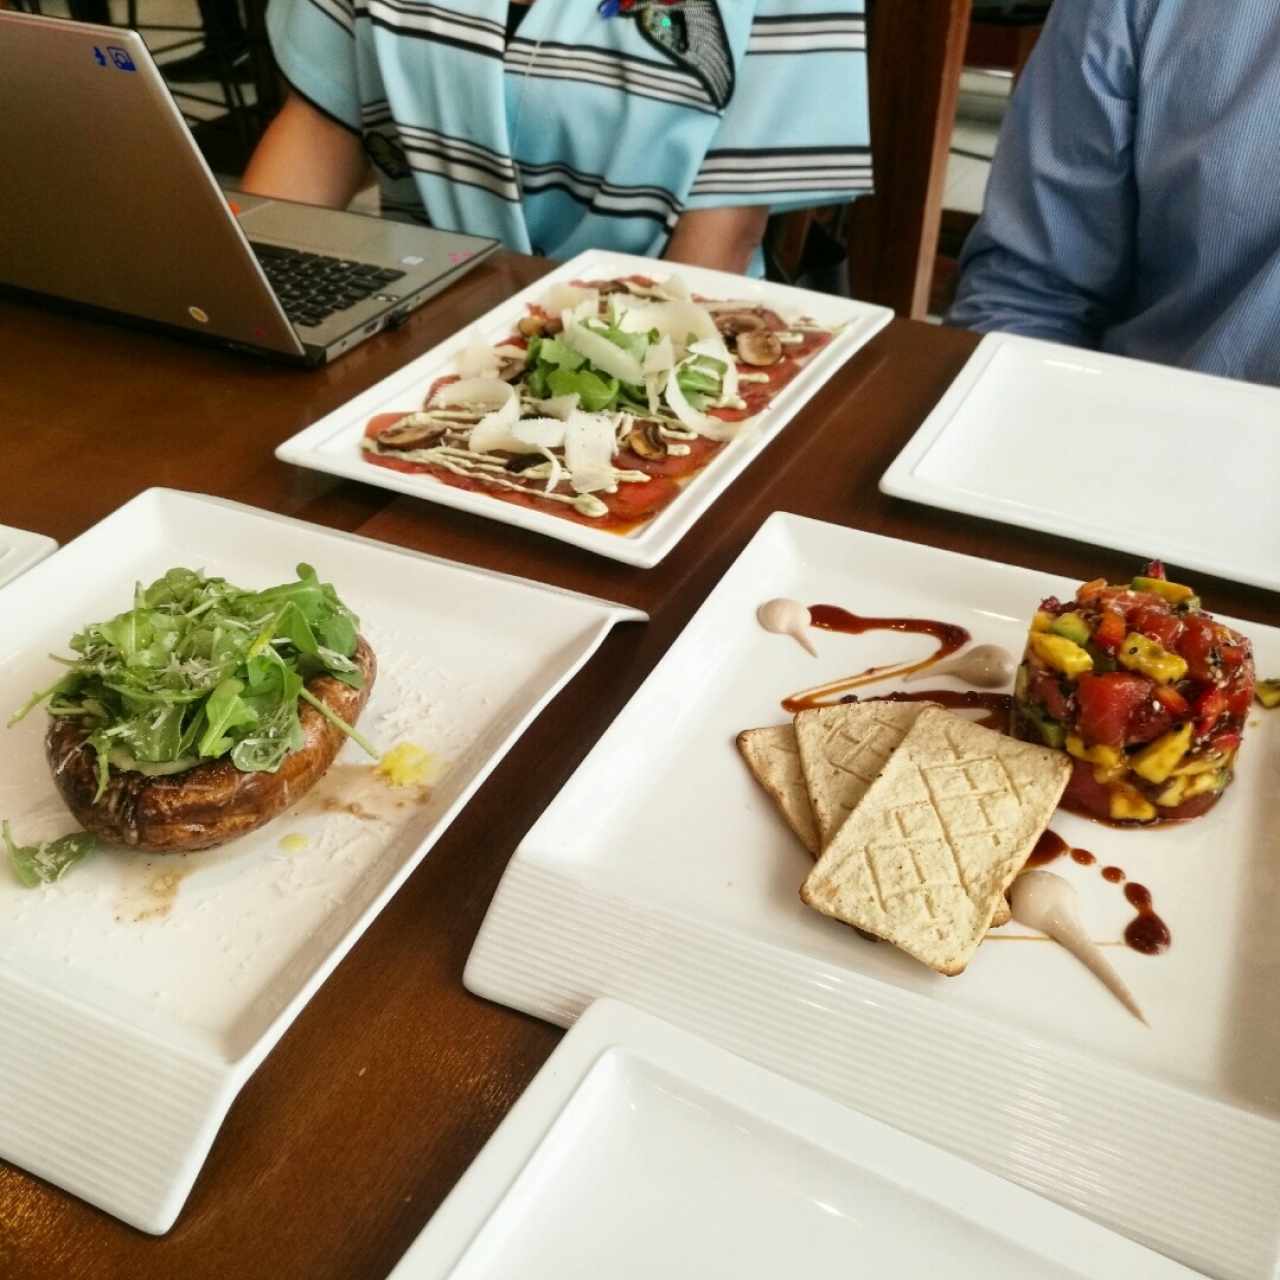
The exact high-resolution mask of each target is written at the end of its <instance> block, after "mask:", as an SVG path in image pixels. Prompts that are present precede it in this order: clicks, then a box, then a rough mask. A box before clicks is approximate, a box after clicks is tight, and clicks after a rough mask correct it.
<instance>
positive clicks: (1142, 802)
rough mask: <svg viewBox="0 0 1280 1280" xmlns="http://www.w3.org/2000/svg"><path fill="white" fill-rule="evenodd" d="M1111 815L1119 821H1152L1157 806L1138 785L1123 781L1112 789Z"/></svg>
mask: <svg viewBox="0 0 1280 1280" xmlns="http://www.w3.org/2000/svg"><path fill="white" fill-rule="evenodd" d="M1108 807H1109V809H1110V811H1111V816H1112V818H1114V819H1115V820H1116V821H1117V822H1150V821H1151V819H1152V818H1154V817H1155V816H1156V807H1155V805H1153V804H1152V803H1151V801H1150V800H1148V799H1147V798H1146V796H1144V795H1143V794H1142V792H1141V791H1139V790H1138V789H1137V788H1136V787H1129V786H1125V785H1124V784H1123V783H1121V784H1120V785H1118V786H1115V787H1112V789H1111V800H1110V803H1109V806H1108Z"/></svg>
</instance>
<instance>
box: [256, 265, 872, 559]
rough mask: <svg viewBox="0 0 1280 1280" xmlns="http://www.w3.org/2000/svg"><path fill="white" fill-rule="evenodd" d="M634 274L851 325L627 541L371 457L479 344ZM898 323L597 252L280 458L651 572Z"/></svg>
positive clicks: (294, 441)
mask: <svg viewBox="0 0 1280 1280" xmlns="http://www.w3.org/2000/svg"><path fill="white" fill-rule="evenodd" d="M633 274H643V275H649V276H652V277H654V278H657V279H662V278H665V277H666V276H668V275H680V276H682V277H683V278H684V279H685V280H686V281H687V282H688V284H689V286H690V288H692V289H693V291H694V292H695V293H700V294H702V295H704V296H705V297H709V298H723V299H726V300H728V299H737V298H744V299H750V300H752V301H755V302H760V303H764V304H765V305H769V306H775V307H779V308H784V309H792V310H795V311H800V312H803V313H804V314H806V315H808V316H811V317H813V319H815V320H817V321H818V322H819V323H820V324H825V325H831V326H833V327H834V326H837V325H839V326H842V328H841V331H840V332H839V333H838V334H837V335H836V337H835V338H834V339H833V341H832V342H831V343H830V344H828V345H827V346H826V347H825V348H824V349H823V350H822V351H820V352H819V353H818V355H817V356H815V357H814V358H813V360H811V361H810V362H809V363H808V364H807V365H806V366H805V367H804V369H803V370H802V371H801V372H800V373H799V374H798V375H797V376H796V378H795V379H794V380H793V381H792V382H791V383H790V384H789V385H788V386H787V387H785V388H784V389H783V391H782V392H781V393H780V394H779V395H778V397H777V399H775V400H774V402H773V403H772V404H771V405H770V406H769V407H768V409H766V410H765V412H764V413H762V414H760V415H759V416H758V417H756V418H754V419H752V420H751V421H749V422H748V423H747V424H745V426H744V427H743V429H742V430H741V431H740V432H739V433H738V435H737V436H736V437H735V439H734V440H733V441H732V442H731V443H730V444H729V445H728V446H727V447H726V448H724V449H722V450H721V451H720V452H719V453H718V454H717V455H716V456H715V458H713V459H712V461H711V462H710V463H709V464H708V466H706V467H705V468H704V469H703V470H702V471H700V472H698V474H697V475H695V476H694V477H693V478H692V479H691V480H690V481H689V482H688V484H686V485H685V486H684V488H683V490H682V491H681V493H680V494H679V496H678V497H676V498H675V499H674V500H673V501H672V502H671V504H670V505H669V506H668V507H666V508H665V509H664V510H662V511H660V512H659V513H658V515H657V516H655V517H654V518H653V519H652V520H650V521H648V522H647V523H646V524H644V525H641V526H640V527H639V528H638V529H635V530H633V531H632V532H630V533H627V534H617V533H608V532H606V531H604V530H601V529H592V528H589V527H588V526H586V525H582V524H578V523H576V522H575V521H572V520H566V519H563V518H561V517H559V516H555V515H551V514H549V513H547V512H545V511H533V510H530V509H528V508H525V507H518V506H516V505H514V504H513V503H510V502H503V501H502V500H501V499H499V498H494V497H490V496H489V495H488V494H485V493H472V492H469V491H468V490H465V489H456V488H453V487H452V486H450V485H446V484H441V483H440V482H439V481H437V480H433V479H432V478H431V477H430V476H412V475H404V474H402V473H400V472H397V471H391V470H388V469H387V468H386V467H377V466H374V465H373V464H372V463H369V462H366V461H365V460H364V458H363V457H362V456H361V452H360V440H361V438H362V437H363V435H364V429H365V425H366V424H367V423H368V421H369V419H370V418H372V417H373V416H374V415H375V414H379V413H392V412H404V413H408V412H409V411H411V410H413V409H420V408H421V407H422V402H423V399H424V397H425V396H426V393H427V389H428V388H429V387H430V386H431V384H432V382H434V381H435V379H436V378H438V377H441V376H443V375H444V374H446V373H449V372H450V371H451V370H452V368H453V362H454V361H455V360H456V358H457V356H458V355H459V354H460V353H461V352H462V351H465V350H466V349H467V348H468V347H471V346H475V345H477V344H479V343H487V344H493V343H496V342H500V341H501V340H502V339H503V338H505V337H507V336H509V335H510V334H511V333H513V332H514V330H515V326H516V324H517V322H518V321H519V320H521V319H522V318H523V316H524V315H525V307H526V306H527V305H528V304H529V303H531V302H536V301H537V300H538V299H539V298H542V297H543V296H545V294H546V292H547V290H548V289H549V288H551V287H552V286H553V285H555V284H561V283H568V282H569V281H572V280H603V279H612V278H615V277H619V276H627V275H633ZM892 318H893V313H892V312H891V311H889V310H888V309H887V308H885V307H874V306H870V305H868V304H867V303H863V302H853V301H850V300H849V299H848V298H839V297H835V296H832V295H829V294H823V293H811V292H809V291H808V290H805V289H792V288H788V287H787V286H785V285H777V284H770V283H769V282H767V281H763V280H750V279H747V278H746V277H743V276H735V275H730V274H728V273H727V272H723V271H707V270H703V269H701V268H698V267H686V266H682V265H674V266H673V265H670V264H664V263H661V262H654V261H653V260H652V259H650V258H636V257H630V256H628V255H625V254H617V253H603V252H600V251H599V250H592V251H590V252H588V253H583V254H579V255H578V257H576V258H573V259H571V260H570V261H569V262H566V263H565V264H564V265H563V266H561V267H558V268H557V269H556V270H555V271H553V272H552V273H551V274H550V275H547V276H544V277H543V278H542V279H541V280H538V281H536V282H535V283H534V284H531V285H530V286H529V287H528V288H527V289H524V290H522V291H521V292H520V293H518V294H516V296H515V297H513V298H511V299H509V300H508V301H507V302H504V303H503V304H502V305H501V306H498V307H495V308H494V309H493V310H492V311H490V312H489V313H488V315H485V316H482V317H481V318H480V319H479V320H477V321H475V322H474V323H473V324H470V325H468V326H467V327H466V328H465V329H463V330H461V331H460V332H459V333H457V334H455V335H454V336H453V337H452V338H450V339H449V340H448V341H447V342H444V343H441V345H440V346H438V347H436V348H435V349H434V350H432V351H428V352H427V353H426V354H425V355H422V356H419V357H418V359H416V360H414V361H413V362H412V363H410V364H407V365H405V367H404V368H403V369H400V370H399V371H398V372H396V373H393V374H391V375H390V376H389V377H387V378H384V379H383V380H382V381H381V382H379V383H377V384H376V385H375V386H372V387H370V388H369V389H368V390H367V391H365V392H362V393H361V394H360V395H358V396H356V398H355V399H354V400H351V401H349V402H348V403H347V404H345V405H343V406H342V407H341V408H340V409H335V410H334V412H333V413H330V414H328V415H326V416H325V417H324V418H321V419H320V421H319V422H317V423H315V424H314V425H312V426H310V427H307V428H306V429H305V430H303V431H301V432H299V433H298V434H297V435H296V436H293V437H292V438H291V439H289V440H286V441H285V442H284V443H283V444H282V445H281V446H280V447H279V448H278V449H277V450H276V457H277V458H279V459H281V461H283V462H291V463H293V464H294V465H295V466H299V467H310V468H311V469H312V470H315V471H327V472H329V473H330V474H331V475H336V476H346V477H347V478H348V479H351V480H360V481H363V482H364V483H365V484H372V485H380V486H381V487H383V488H385V489H393V490H395V491H396V492H397V493H407V494H408V495H409V496H410V497H414V498H425V499H427V500H428V501H430V502H439V503H443V504H444V505H445V506H448V507H457V508H458V509H460V510H462V511H471V512H473V513H475V514H476V515H481V516H487V517H489V519H491V520H500V521H502V522H503V523H504V524H512V525H517V526H518V527H520V528H522V529H532V530H534V531H535V532H537V533H544V534H546V535H547V536H548V537H551V538H558V539H560V541H562V542H569V543H572V544H573V545H574V546H577V547H584V548H585V549H586V550H588V551H593V552H595V553H596V554H598V555H602V556H607V557H609V558H610V559H612V560H621V561H623V562H624V563H626V564H633V565H639V566H640V567H641V568H645V569H648V568H651V567H652V566H653V565H655V564H657V563H658V562H659V561H660V560H661V559H662V558H663V556H665V555H666V554H667V552H668V551H670V550H671V548H672V547H674V546H675V545H676V543H677V542H679V541H680V539H681V538H683V537H684V535H685V534H686V533H688V532H689V530H690V529H691V528H692V527H693V524H694V522H695V521H696V520H697V519H698V518H699V517H700V516H701V515H702V514H703V513H704V512H705V511H706V510H707V508H708V507H709V506H711V504H712V503H713V502H714V501H715V500H716V499H717V498H718V497H719V496H720V495H721V494H722V493H723V492H724V491H725V489H726V488H728V486H729V485H730V484H732V483H733V481H734V480H735V479H736V478H737V476H738V475H740V474H741V473H742V471H744V470H745V469H746V467H747V466H748V465H749V464H750V463H751V462H753V461H754V460H755V458H756V457H757V456H758V455H759V454H760V452H761V451H762V450H763V449H764V448H765V446H766V445H768V444H769V442H770V441H771V440H773V438H774V437H775V436H776V435H777V434H778V433H779V432H780V431H781V430H782V429H783V427H785V426H786V425H787V423H788V422H790V421H791V419H792V418H793V417H795V415H796V413H797V412H798V411H799V410H800V409H801V408H802V407H803V405H804V404H805V403H806V402H807V401H808V400H809V399H811V398H812V397H813V396H814V395H815V394H816V392H817V391H818V390H819V389H820V388H821V387H822V385H823V383H824V382H826V381H827V379H828V378H830V377H831V375H832V374H833V373H835V372H836V370H837V369H839V368H840V366H841V365H842V364H844V362H845V361H846V360H848V359H849V357H850V356H851V355H853V353H854V352H855V351H857V350H858V348H859V347H861V346H863V345H864V344H865V343H867V342H869V341H870V340H871V338H873V337H874V336H875V335H876V334H877V333H878V332H879V331H880V330H881V329H883V328H884V326H885V325H886V324H888V323H889V321H890V320H891V319H892Z"/></svg>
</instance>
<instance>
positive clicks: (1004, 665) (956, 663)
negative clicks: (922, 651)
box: [903, 644, 1018, 689]
mask: <svg viewBox="0 0 1280 1280" xmlns="http://www.w3.org/2000/svg"><path fill="white" fill-rule="evenodd" d="M1017 666H1018V664H1017V661H1016V659H1015V658H1014V656H1013V654H1011V653H1010V652H1009V650H1008V649H1005V648H1003V647H1002V646H1001V645H998V644H979V645H974V647H973V648H972V649H967V650H966V651H965V652H964V653H961V654H957V655H956V656H955V657H954V658H950V659H948V660H947V661H946V662H939V663H937V664H936V665H934V666H930V667H927V668H925V669H924V670H923V671H917V672H916V673H915V674H914V675H909V676H906V677H904V681H903V682H904V683H905V682H906V681H907V680H923V679H925V678H926V677H927V678H929V679H932V678H933V677H934V676H955V678H956V679H957V680H963V681H965V682H966V683H967V684H971V685H976V686H977V687H978V688H979V689H999V688H1002V687H1003V686H1004V685H1006V684H1008V683H1009V681H1010V680H1012V679H1013V673H1014V671H1016V670H1017Z"/></svg>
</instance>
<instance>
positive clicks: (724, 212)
mask: <svg viewBox="0 0 1280 1280" xmlns="http://www.w3.org/2000/svg"><path fill="white" fill-rule="evenodd" d="M768 220H769V209H768V206H767V205H749V206H740V207H736V208H727V209H690V210H688V211H687V212H686V213H683V214H681V215H680V221H679V222H677V223H676V229H675V230H674V231H673V232H672V233H671V241H670V243H669V244H668V245H667V251H666V253H665V254H664V255H663V256H664V257H665V258H666V259H667V261H668V262H687V263H689V264H690V265H691V266H695V267H714V268H715V269H717V270H719V271H736V272H737V273H738V274H739V275H741V274H742V273H743V272H744V271H746V269H747V267H748V266H749V265H750V263H751V258H752V255H753V254H754V253H755V251H756V249H758V248H759V247H760V240H761V238H762V237H763V236H764V228H765V223H766V222H768Z"/></svg>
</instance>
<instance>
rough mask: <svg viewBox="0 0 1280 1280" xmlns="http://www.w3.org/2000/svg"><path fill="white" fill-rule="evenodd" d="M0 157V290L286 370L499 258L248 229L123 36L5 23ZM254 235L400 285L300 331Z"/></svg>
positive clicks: (135, 39) (315, 223) (335, 232)
mask: <svg viewBox="0 0 1280 1280" xmlns="http://www.w3.org/2000/svg"><path fill="white" fill-rule="evenodd" d="M0 156H3V157H4V163H5V168H6V180H5V195H4V199H3V200H0V284H5V285H9V286H13V287H16V288H18V289H20V290H24V291H26V292H29V293H34V294H41V295H47V296H49V297H53V298H58V299H63V300H66V301H69V302H74V303H78V304H83V305H85V306H88V307H92V308H96V309H101V310H105V311H107V312H111V313H115V314H117V315H120V316H126V317H132V318H135V319H139V320H144V321H148V322H152V323H157V324H161V325H164V326H166V327H168V328H176V329H179V330H182V331H184V332H187V333H190V334H193V335H198V336H199V337H201V338H205V339H209V338H213V339H216V340H218V341H221V342H224V343H227V344H230V345H233V346H236V347H241V348H247V349H252V350H260V351H265V352H269V353H273V354H275V355H278V356H284V357H287V358H293V359H298V360H309V361H316V360H320V359H325V358H332V357H333V356H334V355H336V354H338V353H340V352H341V351H344V350H347V349H348V348H349V347H351V346H353V345H354V344H355V343H356V342H357V341H360V340H363V338H365V337H368V336H371V335H372V334H373V333H376V332H377V331H378V330H379V329H380V328H382V327H384V326H385V325H387V324H388V323H394V322H396V321H397V320H398V319H400V318H402V317H403V315H404V314H406V313H407V311H408V310H410V309H411V308H412V307H414V306H416V305H419V304H420V303H421V302H422V301H425V299H426V298H428V297H430V296H431V295H432V294H433V293H435V292H438V291H439V289H441V288H443V287H445V285H447V284H448V283H450V282H451V281H452V280H453V279H455V278H456V277H457V276H458V275H460V274H462V273H464V272H465V271H467V270H469V269H470V268H471V267H472V266H474V265H475V264H476V263H477V262H479V261H481V260H482V259H483V258H484V257H487V256H488V255H489V254H490V253H492V252H493V251H494V249H496V248H497V244H496V242H495V241H492V240H488V239H481V238H478V237H472V236H462V235H455V234H453V233H448V232H438V231H432V230H429V229H426V228H420V227H414V226H410V225H405V224H392V223H385V224H384V223H383V221H382V220H381V219H376V218H368V217H362V216H360V215H357V214H348V213H342V212H337V211H334V210H327V209H317V208H314V207H313V206H308V205H292V204H290V203H288V202H284V201H263V200H261V199H259V198H256V197H244V198H236V197H233V199H237V211H238V213H239V215H240V217H241V218H243V219H244V221H245V223H246V228H243V229H242V227H241V225H240V223H239V222H238V221H237V217H236V216H235V214H233V212H232V209H231V207H229V205H228V199H227V196H226V195H224V193H223V192H222V190H221V189H220V187H219V186H218V183H217V181H216V179H215V178H214V176H213V174H212V173H211V172H210V170H209V167H208V165H207V164H206V162H205V160H204V157H203V156H202V155H201V153H200V150H199V148H198V147H197V146H196V144H195V141H194V139H193V138H192V137H191V134H190V131H189V130H188V129H187V126H186V124H185V122H184V121H183V119H182V116H181V113H180V112H179V111H178V108H177V106H176V105H175V103H174V101H173V97H172V95H171V94H170V92H169V90H168V88H167V86H166V85H165V83H164V80H163V78H162V77H161V75H160V73H159V70H158V69H157V67H156V65H155V63H154V61H153V60H152V58H151V55H150V54H149V52H148V51H147V49H146V46H145V44H144V43H143V41H142V39H141V37H140V36H139V35H138V34H137V33H136V32H134V31H130V30H127V29H122V28H113V27H101V26H95V25H91V24H87V23H77V22H70V21H66V20H62V19H54V18H42V17H39V16H33V15H29V14H16V13H3V12H0ZM255 224H256V225H255ZM291 227H292V228H293V229H294V230H296V231H297V232H298V233H299V234H298V235H297V236H296V238H295V237H291V235H290V229H291ZM246 229H248V230H249V234H250V235H252V236H253V237H254V239H255V241H260V242H261V243H265V244H268V245H274V246H286V247H290V246H291V247H296V248H300V249H303V250H305V251H307V252H312V253H322V254H328V255H331V256H336V257H339V258H347V257H350V258H354V259H356V260H357V261H359V262H362V263H372V264H374V265H379V266H383V267H386V268H388V269H389V270H393V271H394V273H395V276H396V278H395V279H394V280H393V281H389V282H388V283H387V284H386V285H385V286H384V287H381V288H379V289H378V290H377V291H375V292H374V293H373V294H371V295H370V296H368V297H367V298H365V299H362V300H361V301H360V302H359V303H358V304H357V305H355V306H352V307H346V308H343V309H342V310H341V311H339V312H337V313H335V314H333V315H330V316H329V317H327V318H326V319H325V320H324V321H323V322H321V323H320V324H317V325H295V324H294V323H292V322H291V321H290V319H289V316H288V315H287V314H286V309H285V306H284V305H282V302H281V300H280V299H279V298H277V296H276V294H275V293H274V292H273V291H272V289H271V287H270V285H269V283H268V281H267V278H266V276H265V274H264V272H263V270H262V268H261V267H260V265H259V263H258V261H257V259H256V257H255V255H254V252H253V250H252V249H251V247H250V245H249V240H248V238H247V237H246V234H245V230H246Z"/></svg>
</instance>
